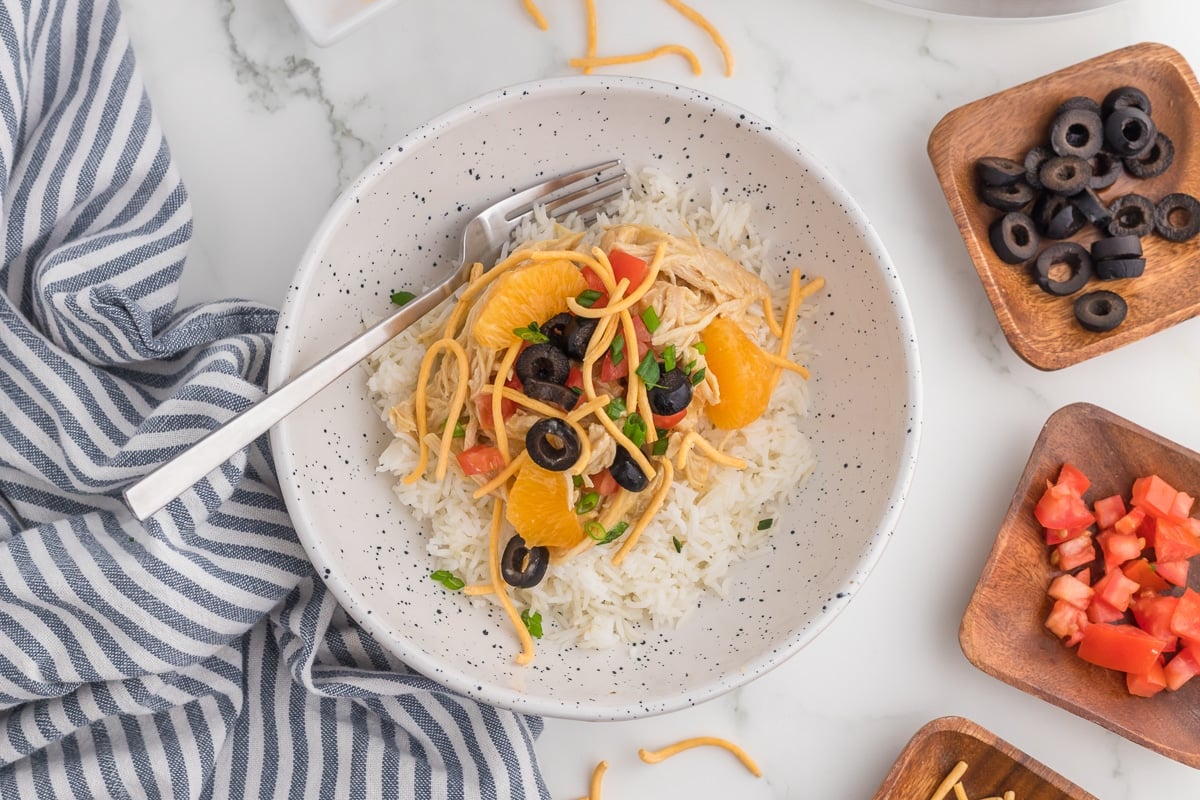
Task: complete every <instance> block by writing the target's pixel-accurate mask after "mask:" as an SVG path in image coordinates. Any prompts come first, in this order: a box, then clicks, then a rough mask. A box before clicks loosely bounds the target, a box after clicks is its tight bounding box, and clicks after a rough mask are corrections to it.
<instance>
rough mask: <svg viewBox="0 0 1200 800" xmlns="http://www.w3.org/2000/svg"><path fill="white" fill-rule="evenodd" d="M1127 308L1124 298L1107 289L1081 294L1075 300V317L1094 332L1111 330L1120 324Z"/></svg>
mask: <svg viewBox="0 0 1200 800" xmlns="http://www.w3.org/2000/svg"><path fill="white" fill-rule="evenodd" d="M1128 310H1129V307H1128V306H1127V305H1126V303H1125V298H1123V297H1121V295H1119V294H1117V293H1116V292H1110V291H1108V290H1107V289H1100V290H1097V291H1095V292H1088V293H1087V294H1081V295H1080V296H1079V297H1078V298H1076V300H1075V319H1077V320H1079V324H1080V325H1082V326H1083V327H1085V328H1087V329H1088V330H1089V331H1093V332H1095V333H1103V332H1104V331H1111V330H1112V329H1113V328H1115V327H1117V326H1118V325H1120V324H1121V323H1122V322H1123V321H1124V320H1125V314H1126V313H1127V312H1128Z"/></svg>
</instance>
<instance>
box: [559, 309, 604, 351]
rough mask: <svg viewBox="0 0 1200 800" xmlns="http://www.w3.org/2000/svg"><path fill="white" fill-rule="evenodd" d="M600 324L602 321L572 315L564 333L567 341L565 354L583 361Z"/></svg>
mask: <svg viewBox="0 0 1200 800" xmlns="http://www.w3.org/2000/svg"><path fill="white" fill-rule="evenodd" d="M599 324H600V320H598V319H593V318H591V317H577V316H575V315H574V314H572V315H571V321H570V322H568V323H567V327H566V329H565V330H564V332H563V336H564V338H565V339H566V346H565V347H564V348H563V352H564V353H566V354H567V355H568V356H570V357H571V358H573V359H575V360H576V361H583V357H584V355H586V354H587V349H588V344H590V343H591V341H592V334H593V333H595V332H596V326H597V325H599Z"/></svg>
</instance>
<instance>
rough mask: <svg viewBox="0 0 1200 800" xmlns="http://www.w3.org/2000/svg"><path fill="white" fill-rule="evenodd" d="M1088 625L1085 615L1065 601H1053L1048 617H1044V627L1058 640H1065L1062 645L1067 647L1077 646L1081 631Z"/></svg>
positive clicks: (1081, 634)
mask: <svg viewBox="0 0 1200 800" xmlns="http://www.w3.org/2000/svg"><path fill="white" fill-rule="evenodd" d="M1088 624H1089V623H1088V619H1087V615H1085V614H1084V613H1083V612H1082V611H1080V610H1079V609H1078V608H1076V607H1075V606H1073V605H1071V604H1070V603H1068V602H1067V601H1066V600H1055V601H1054V607H1053V608H1052V609H1050V616H1048V617H1046V627H1047V628H1048V629H1049V630H1050V632H1051V633H1053V634H1054V635H1055V636H1057V637H1058V638H1059V639H1063V640H1065V641H1064V642H1063V643H1064V644H1065V645H1066V646H1067V647H1074V646H1075V645H1076V644H1079V640H1080V638H1081V637H1082V636H1083V629H1084V628H1086V627H1087V626H1088Z"/></svg>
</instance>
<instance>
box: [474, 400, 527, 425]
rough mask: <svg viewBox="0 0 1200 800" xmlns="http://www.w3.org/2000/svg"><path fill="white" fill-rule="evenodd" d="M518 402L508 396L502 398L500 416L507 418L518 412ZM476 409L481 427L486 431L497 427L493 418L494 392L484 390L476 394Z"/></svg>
mask: <svg viewBox="0 0 1200 800" xmlns="http://www.w3.org/2000/svg"><path fill="white" fill-rule="evenodd" d="M516 410H517V404H516V403H514V402H513V401H512V400H509V399H508V398H507V397H502V398H500V418H501V419H504V420H507V419H508V418H509V417H511V416H512V415H513V414H514V413H516ZM475 411H476V413H477V414H478V416H479V427H481V428H483V429H484V430H485V431H494V430H495V429H496V426H495V424H494V423H493V420H492V393H491V392H484V393H481V394H477V395H475Z"/></svg>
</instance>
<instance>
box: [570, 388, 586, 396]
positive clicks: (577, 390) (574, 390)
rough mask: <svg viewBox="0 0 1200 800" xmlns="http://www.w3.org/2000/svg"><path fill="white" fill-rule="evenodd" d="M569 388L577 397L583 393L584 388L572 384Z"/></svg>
mask: <svg viewBox="0 0 1200 800" xmlns="http://www.w3.org/2000/svg"><path fill="white" fill-rule="evenodd" d="M568 388H569V389H570V390H571V391H572V392H574V393H575V396H576V397H579V395H581V394H583V389H582V388H580V387H578V386H570V387H568Z"/></svg>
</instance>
